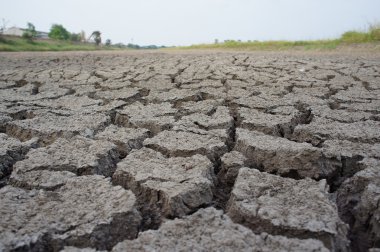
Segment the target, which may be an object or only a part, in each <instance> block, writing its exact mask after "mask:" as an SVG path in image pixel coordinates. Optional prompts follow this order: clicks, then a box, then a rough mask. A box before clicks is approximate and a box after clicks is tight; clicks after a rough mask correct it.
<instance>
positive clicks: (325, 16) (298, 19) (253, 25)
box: [0, 0, 380, 45]
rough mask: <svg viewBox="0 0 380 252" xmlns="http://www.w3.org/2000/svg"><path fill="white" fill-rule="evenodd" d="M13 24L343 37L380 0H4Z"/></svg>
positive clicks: (206, 38)
mask: <svg viewBox="0 0 380 252" xmlns="http://www.w3.org/2000/svg"><path fill="white" fill-rule="evenodd" d="M2 18H4V19H5V20H9V23H8V27H9V26H20V27H25V26H26V23H27V22H32V23H33V24H34V25H35V26H36V29H37V30H41V31H49V29H50V27H51V25H52V24H53V23H57V24H62V25H63V26H64V27H66V28H67V29H68V30H69V31H70V32H80V31H81V30H84V31H85V32H86V34H87V35H89V34H90V33H91V32H92V31H94V30H100V31H101V32H102V38H103V41H105V39H108V38H109V39H111V40H112V42H113V43H117V42H123V43H130V42H133V43H135V44H140V45H148V44H156V45H190V44H196V43H212V42H213V41H214V39H216V38H217V39H219V40H220V41H223V40H225V39H235V40H238V39H241V40H305V39H324V38H335V37H338V36H340V34H341V33H343V32H344V31H347V30H350V29H365V28H366V27H367V26H368V24H369V23H374V22H380V0H134V1H131V0H61V1H57V0H0V20H1V19H2Z"/></svg>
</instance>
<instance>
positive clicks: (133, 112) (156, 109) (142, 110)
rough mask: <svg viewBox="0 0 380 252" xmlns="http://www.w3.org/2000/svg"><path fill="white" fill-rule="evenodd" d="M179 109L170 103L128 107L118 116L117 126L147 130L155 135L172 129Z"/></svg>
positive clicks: (139, 104)
mask: <svg viewBox="0 0 380 252" xmlns="http://www.w3.org/2000/svg"><path fill="white" fill-rule="evenodd" d="M175 113H177V109H175V108H173V107H172V105H171V104H170V103H161V104H148V105H143V104H141V103H139V102H137V103H134V104H132V105H129V106H126V107H125V108H124V109H123V110H120V111H118V112H117V114H116V119H115V121H116V124H118V125H121V126H125V127H135V128H140V127H142V128H147V129H149V130H150V131H151V132H152V133H153V134H156V133H158V132H160V131H163V130H165V129H169V128H171V127H172V125H173V123H174V122H175V119H174V115H175Z"/></svg>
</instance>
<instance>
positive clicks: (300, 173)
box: [235, 128, 341, 179]
mask: <svg viewBox="0 0 380 252" xmlns="http://www.w3.org/2000/svg"><path fill="white" fill-rule="evenodd" d="M236 139H237V140H236V145H235V150H236V151H239V152H241V153H243V154H244V155H245V156H246V157H247V162H248V164H250V165H252V166H254V167H256V168H259V169H260V170H263V171H266V172H269V173H276V174H279V175H283V176H289V177H294V178H299V177H301V178H305V177H310V178H317V179H318V178H326V177H329V176H332V175H333V174H334V173H335V172H336V170H337V169H338V168H339V167H340V165H341V164H340V162H339V161H337V160H334V159H329V158H326V157H325V156H324V155H323V153H322V151H321V150H320V149H318V148H316V147H313V146H312V145H311V144H309V143H297V142H293V141H289V140H288V139H285V138H280V137H274V136H269V135H264V134H263V133H261V132H257V131H249V130H245V129H240V128H238V129H237V130H236Z"/></svg>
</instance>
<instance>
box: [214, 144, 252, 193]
mask: <svg viewBox="0 0 380 252" xmlns="http://www.w3.org/2000/svg"><path fill="white" fill-rule="evenodd" d="M246 161H247V158H246V157H245V156H244V155H243V154H241V153H240V152H237V151H231V152H228V153H226V154H224V155H223V156H222V158H221V162H222V165H221V169H220V171H219V173H218V178H219V181H220V182H221V183H222V184H224V185H227V186H229V187H231V186H233V184H234V183H235V180H236V178H237V175H238V173H239V169H240V168H242V167H244V166H245V162H246Z"/></svg>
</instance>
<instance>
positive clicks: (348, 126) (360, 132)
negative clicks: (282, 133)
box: [292, 117, 380, 145]
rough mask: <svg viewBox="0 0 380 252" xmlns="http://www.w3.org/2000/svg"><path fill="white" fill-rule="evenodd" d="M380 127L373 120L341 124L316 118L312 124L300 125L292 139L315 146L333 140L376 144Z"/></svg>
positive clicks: (379, 124)
mask: <svg viewBox="0 0 380 252" xmlns="http://www.w3.org/2000/svg"><path fill="white" fill-rule="evenodd" d="M379 127H380V122H377V121H371V120H367V121H360V122H353V123H341V122H336V121H332V120H327V119H322V118H320V117H315V120H313V121H312V122H311V123H310V124H305V125H298V126H297V127H296V128H295V129H294V133H293V137H292V138H293V139H295V140H297V141H300V142H310V143H312V144H313V145H318V144H320V143H322V142H323V141H325V140H331V139H339V140H348V141H352V142H362V143H369V144H374V143H378V142H380V131H379Z"/></svg>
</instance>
